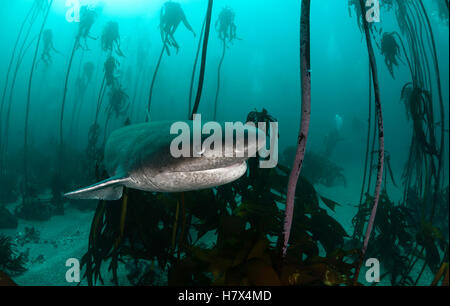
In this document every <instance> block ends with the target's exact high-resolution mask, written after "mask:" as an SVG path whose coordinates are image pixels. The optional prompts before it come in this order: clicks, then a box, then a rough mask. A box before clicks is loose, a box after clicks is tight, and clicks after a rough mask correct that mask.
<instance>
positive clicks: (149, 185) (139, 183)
mask: <svg viewBox="0 0 450 306" xmlns="http://www.w3.org/2000/svg"><path fill="white" fill-rule="evenodd" d="M173 123H174V121H161V122H153V123H145V124H137V125H132V126H128V127H124V128H121V129H119V130H117V131H115V132H114V133H113V134H112V135H111V136H110V137H109V139H108V142H107V144H106V147H105V160H104V162H105V167H106V170H107V172H108V174H109V175H110V176H111V177H110V178H109V179H107V180H104V181H102V182H99V183H97V184H94V185H92V186H89V187H86V188H82V189H79V190H76V191H73V192H69V193H66V194H65V195H64V196H65V197H67V198H70V199H80V200H81V199H99V200H118V199H120V198H121V197H122V193H123V188H124V187H127V188H131V189H138V190H142V191H149V192H184V191H192V190H201V189H208V188H212V187H216V186H220V185H224V184H228V183H231V182H233V181H235V180H237V179H239V178H240V177H241V176H243V175H244V174H245V173H246V171H247V162H246V161H247V160H248V158H249V156H246V157H223V156H224V155H223V154H222V153H223V152H224V151H225V149H226V148H227V146H228V149H231V150H233V152H236V145H235V144H229V143H227V142H225V141H223V144H222V148H221V149H220V150H214V149H212V150H209V151H208V152H206V153H204V154H203V153H202V151H201V150H202V149H201V148H193V147H192V146H191V147H192V148H191V152H192V151H193V150H196V152H200V157H179V158H175V157H173V156H172V154H171V152H170V145H171V143H172V141H173V140H174V138H175V137H177V135H173V134H170V128H171V126H172V124H173ZM186 123H187V124H188V125H190V127H192V121H186ZM191 130H192V129H191ZM258 131H260V130H258V129H257V128H255V127H249V128H248V134H251V133H255V135H256V134H257V133H258ZM248 134H245V139H246V140H245V150H246V151H248V150H249V149H254V148H256V151H257V150H259V149H260V148H261V147H262V146H263V145H265V138H264V139H263V140H261V139H258V137H256V139H257V141H256V142H255V141H253V140H252V137H248ZM258 140H259V141H258ZM230 146H232V147H230ZM219 151H220V152H219ZM256 151H255V152H256ZM191 156H192V155H191Z"/></svg>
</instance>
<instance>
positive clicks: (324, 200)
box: [320, 196, 342, 211]
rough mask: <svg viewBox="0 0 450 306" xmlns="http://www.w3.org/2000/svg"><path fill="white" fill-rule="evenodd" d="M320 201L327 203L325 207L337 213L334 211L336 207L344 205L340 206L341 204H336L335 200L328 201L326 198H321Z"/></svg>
mask: <svg viewBox="0 0 450 306" xmlns="http://www.w3.org/2000/svg"><path fill="white" fill-rule="evenodd" d="M320 199H321V200H322V201H323V202H324V203H325V205H326V206H327V207H328V208H329V209H331V210H332V211H335V210H334V209H335V208H336V206H342V205H340V204H339V203H337V202H335V201H333V200H331V199H328V198H325V197H324V196H320Z"/></svg>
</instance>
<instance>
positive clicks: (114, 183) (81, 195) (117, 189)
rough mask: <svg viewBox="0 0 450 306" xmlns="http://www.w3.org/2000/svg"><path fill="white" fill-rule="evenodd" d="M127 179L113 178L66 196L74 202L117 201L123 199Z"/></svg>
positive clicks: (65, 195)
mask: <svg viewBox="0 0 450 306" xmlns="http://www.w3.org/2000/svg"><path fill="white" fill-rule="evenodd" d="M127 180H128V179H127V178H119V177H112V178H110V179H107V180H105V181H102V182H100V183H97V184H95V185H92V186H89V187H86V188H82V189H79V190H75V191H72V192H69V193H66V194H64V197H66V198H69V199H74V200H106V201H115V200H119V199H120V198H121V197H122V193H123V184H124V183H125V182H126V181H127Z"/></svg>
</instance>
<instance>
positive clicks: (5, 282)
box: [0, 271, 17, 287]
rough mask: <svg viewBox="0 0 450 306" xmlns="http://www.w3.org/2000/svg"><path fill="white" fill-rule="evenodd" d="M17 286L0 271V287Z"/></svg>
mask: <svg viewBox="0 0 450 306" xmlns="http://www.w3.org/2000/svg"><path fill="white" fill-rule="evenodd" d="M2 286H17V284H16V283H15V282H14V281H13V280H12V279H11V278H10V277H9V276H8V275H6V273H5V272H2V271H0V287H2Z"/></svg>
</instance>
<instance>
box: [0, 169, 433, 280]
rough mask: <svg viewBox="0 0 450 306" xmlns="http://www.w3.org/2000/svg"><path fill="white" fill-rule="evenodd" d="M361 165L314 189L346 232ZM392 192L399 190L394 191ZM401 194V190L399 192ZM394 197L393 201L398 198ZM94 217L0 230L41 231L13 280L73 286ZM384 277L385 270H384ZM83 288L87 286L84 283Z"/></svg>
mask: <svg viewBox="0 0 450 306" xmlns="http://www.w3.org/2000/svg"><path fill="white" fill-rule="evenodd" d="M359 172H360V167H359V165H355V167H353V168H352V167H348V166H347V167H346V170H345V176H346V178H347V184H346V187H344V186H337V187H333V188H327V187H324V186H320V185H319V186H315V187H316V190H317V191H318V192H319V194H321V195H323V196H325V197H329V198H331V199H333V200H335V201H336V202H338V203H340V204H341V206H338V207H336V211H335V212H333V211H331V210H329V209H328V208H327V210H328V213H329V214H330V215H332V216H333V217H334V218H335V219H336V220H337V221H338V222H340V224H341V225H342V226H343V227H344V228H345V229H346V230H347V232H348V233H351V231H352V223H351V220H352V217H353V216H354V214H355V213H356V207H355V204H357V203H358V202H359V196H360V188H361V173H359ZM392 192H393V193H395V192H396V191H395V190H393V191H392ZM397 193H399V191H397ZM395 196H398V194H397V195H394V196H393V198H395ZM16 205H17V203H15V204H9V205H8V206H7V207H8V208H9V209H10V210H11V211H13V209H14V207H15V206H16ZM93 216H94V211H93V210H90V211H80V210H78V209H75V208H70V207H68V208H67V209H66V212H65V215H64V216H53V217H52V218H51V219H50V220H48V221H43V222H40V221H26V220H22V219H20V220H19V227H18V228H17V229H15V230H0V233H3V234H5V235H8V236H11V237H13V238H20V236H21V235H22V233H24V231H25V228H26V227H34V228H36V229H37V230H38V231H39V232H40V239H39V241H38V242H37V243H33V242H31V243H27V244H25V245H23V246H18V250H19V251H22V252H24V251H25V252H26V251H27V250H28V252H29V255H28V256H29V257H28V258H29V261H28V263H27V271H26V272H24V273H23V274H22V275H20V276H17V277H13V280H14V281H15V282H16V283H17V284H19V285H44V286H74V285H78V284H76V283H68V282H67V281H66V272H67V270H68V269H69V267H66V261H67V260H68V259H70V258H76V259H78V260H81V258H82V256H83V255H84V253H85V252H86V250H87V246H88V238H89V230H90V225H91V222H92V218H93ZM421 265H422V264H421V263H419V264H417V265H416V270H417V271H416V270H414V271H412V274H413V275H418V273H419V270H420V267H421ZM107 268H108V264H104V265H103V270H104V271H103V273H102V275H103V276H104V280H105V285H113V283H112V282H111V280H110V278H111V277H110V275H111V274H110V273H109V272H108V271H107ZM381 274H383V271H381ZM118 276H119V284H121V285H129V281H128V279H127V278H126V270H125V268H124V267H123V265H122V266H121V265H119V271H118ZM361 277H362V278H361V279H360V281H361V282H363V283H364V268H363V273H361ZM432 280H433V275H432V273H431V271H429V269H428V268H427V269H426V271H425V273H424V275H423V277H422V278H421V281H420V284H419V285H429V284H431V282H432ZM81 285H87V283H86V281H82V282H81ZM379 285H390V282H389V281H388V280H382V282H381V283H380V284H379Z"/></svg>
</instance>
